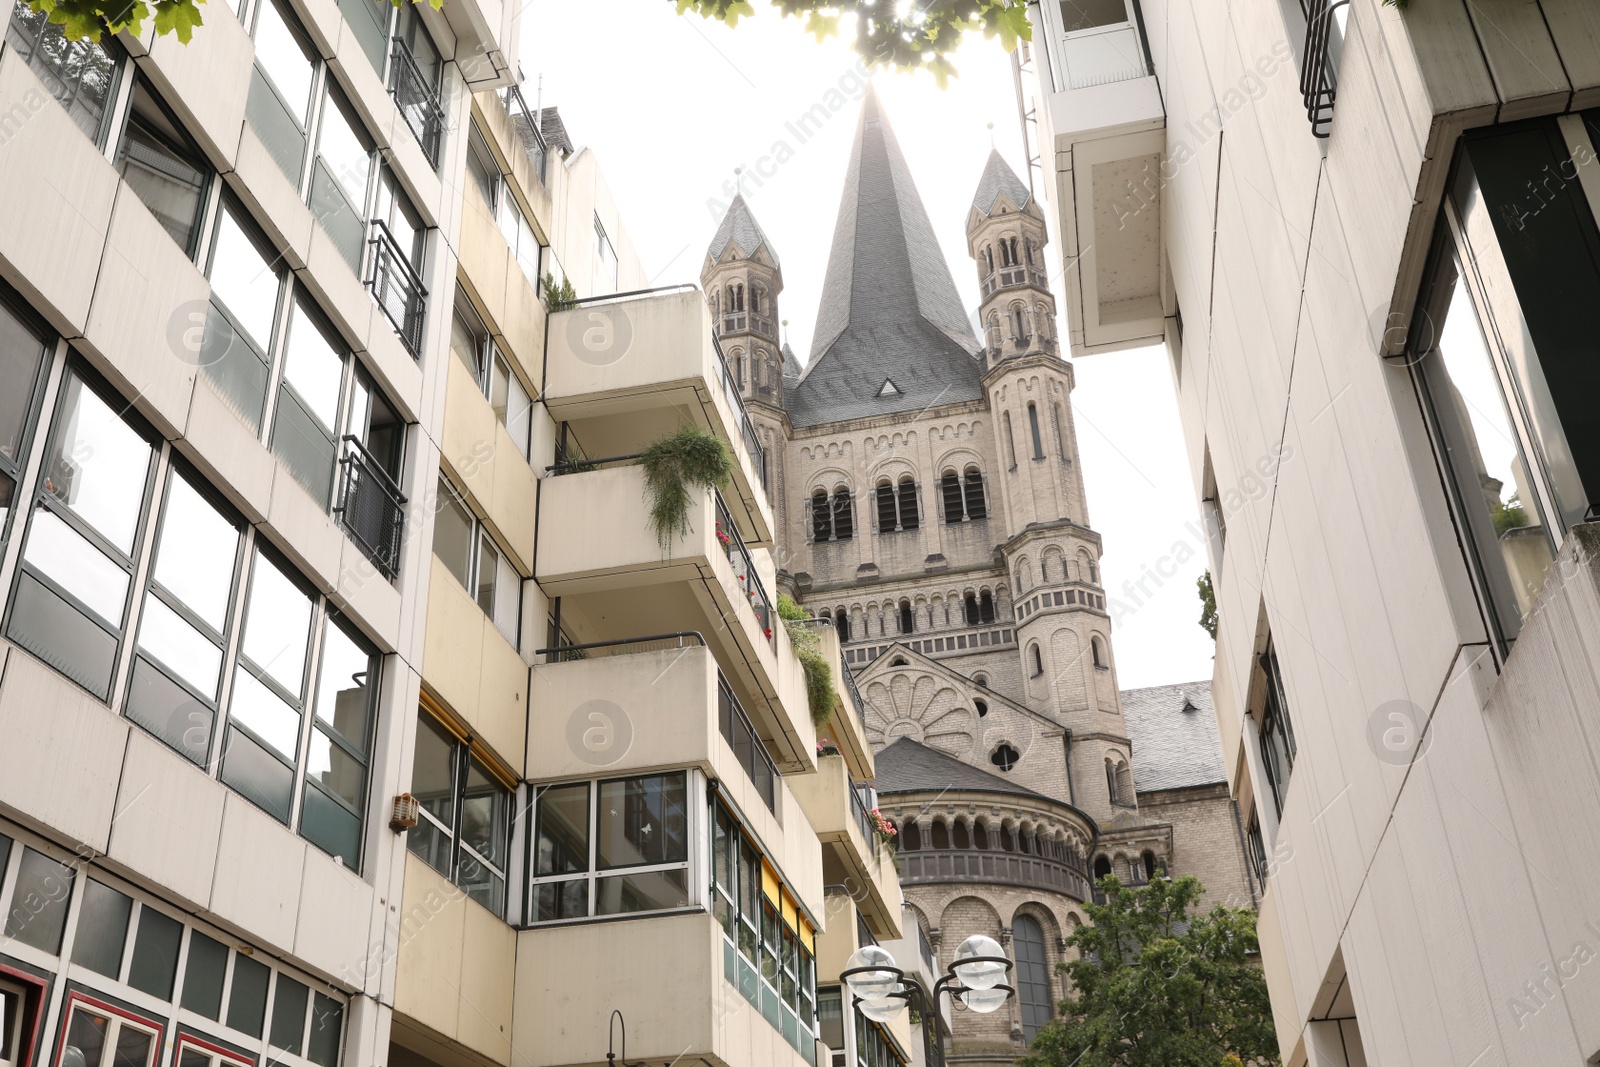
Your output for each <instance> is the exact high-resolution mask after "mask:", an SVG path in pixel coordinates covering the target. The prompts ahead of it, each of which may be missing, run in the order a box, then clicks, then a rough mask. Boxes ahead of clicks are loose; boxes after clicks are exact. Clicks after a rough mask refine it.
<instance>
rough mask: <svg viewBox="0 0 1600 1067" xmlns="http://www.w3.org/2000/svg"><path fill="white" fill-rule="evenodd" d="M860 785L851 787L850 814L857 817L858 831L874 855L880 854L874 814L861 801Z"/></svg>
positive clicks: (864, 802) (865, 803) (863, 801)
mask: <svg viewBox="0 0 1600 1067" xmlns="http://www.w3.org/2000/svg"><path fill="white" fill-rule="evenodd" d="M861 789H862V787H861V786H859V785H852V786H851V787H850V814H851V815H854V816H855V819H856V829H858V830H860V831H861V836H862V837H864V838H866V840H867V847H868V848H870V849H872V854H873V855H874V856H876V855H877V854H878V830H877V827H876V826H875V825H873V822H872V813H871V812H870V811H868V810H867V802H866V801H865V800H863V799H861Z"/></svg>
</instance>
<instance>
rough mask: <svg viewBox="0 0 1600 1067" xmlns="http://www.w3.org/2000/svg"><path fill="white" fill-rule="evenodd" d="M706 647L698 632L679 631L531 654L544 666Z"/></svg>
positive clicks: (544, 650) (702, 636) (566, 646)
mask: <svg viewBox="0 0 1600 1067" xmlns="http://www.w3.org/2000/svg"><path fill="white" fill-rule="evenodd" d="M696 644H698V645H700V646H701V647H702V648H704V647H705V645H706V639H705V637H704V635H702V634H701V633H700V631H699V630H679V631H678V632H677V633H670V634H651V635H650V636H648V637H619V638H617V639H615V640H613V641H590V642H589V643H587V644H582V645H568V644H560V645H556V646H555V647H554V648H536V649H534V650H533V654H534V655H536V656H544V657H545V662H546V663H572V662H574V661H576V660H582V659H597V658H604V657H607V656H631V655H635V654H637V653H640V652H666V651H669V650H672V649H678V648H689V647H691V646H693V645H696Z"/></svg>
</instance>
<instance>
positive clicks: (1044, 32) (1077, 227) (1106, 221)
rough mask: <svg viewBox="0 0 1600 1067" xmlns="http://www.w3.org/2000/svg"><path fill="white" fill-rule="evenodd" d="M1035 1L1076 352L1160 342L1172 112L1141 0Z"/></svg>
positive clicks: (1047, 146) (1041, 107)
mask: <svg viewBox="0 0 1600 1067" xmlns="http://www.w3.org/2000/svg"><path fill="white" fill-rule="evenodd" d="M1068 6H1069V7H1070V6H1071V5H1068ZM1119 9H1120V10H1119ZM1029 10H1030V16H1031V17H1032V18H1033V20H1034V39H1035V40H1036V41H1043V42H1044V48H1043V49H1042V52H1043V55H1044V58H1045V60H1046V62H1045V63H1044V64H1042V65H1041V68H1040V72H1039V82H1040V85H1039V101H1038V109H1037V110H1038V116H1039V137H1040V142H1041V144H1040V153H1039V154H1040V155H1041V156H1042V157H1044V158H1046V159H1055V160H1056V173H1055V174H1054V186H1055V192H1054V193H1053V195H1052V196H1051V197H1050V200H1051V205H1052V207H1053V208H1054V210H1055V211H1056V214H1057V219H1056V221H1057V222H1058V223H1059V224H1060V233H1061V241H1060V248H1059V250H1058V254H1059V255H1060V256H1061V262H1062V263H1063V265H1064V275H1063V277H1064V282H1063V286H1062V295H1063V298H1064V300H1065V301H1066V304H1067V308H1066V310H1065V315H1064V321H1065V322H1067V323H1068V324H1069V329H1070V331H1071V333H1070V340H1071V344H1072V354H1073V355H1075V356H1082V355H1088V354H1090V353H1093V352H1109V351H1114V350H1117V349H1122V348H1130V347H1133V346H1136V345H1144V344H1152V343H1157V342H1159V341H1160V340H1161V339H1162V337H1163V331H1164V325H1165V324H1164V318H1163V310H1162V293H1161V285H1162V263H1161V205H1160V199H1161V195H1160V194H1161V185H1162V176H1161V164H1162V154H1163V152H1164V151H1165V148H1166V133H1165V127H1166V114H1165V112H1164V110H1163V108H1162V104H1161V92H1160V89H1159V88H1158V86H1157V84H1156V78H1155V76H1154V74H1153V73H1152V72H1151V69H1150V65H1149V61H1148V56H1147V53H1146V48H1145V43H1144V40H1143V36H1142V33H1141V29H1140V26H1141V23H1140V12H1139V0H1121V2H1120V3H1119V2H1118V0H1110V2H1109V3H1099V4H1095V5H1092V10H1093V12H1094V13H1093V14H1090V15H1087V16H1085V17H1083V18H1081V19H1080V20H1079V21H1078V22H1075V23H1074V24H1072V25H1068V24H1066V23H1065V22H1064V21H1063V16H1062V5H1059V4H1040V5H1037V6H1034V7H1031V8H1030V9H1029Z"/></svg>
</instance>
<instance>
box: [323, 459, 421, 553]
mask: <svg viewBox="0 0 1600 1067" xmlns="http://www.w3.org/2000/svg"><path fill="white" fill-rule="evenodd" d="M343 443H344V446H345V450H344V455H343V456H342V457H341V458H340V460H339V466H340V467H341V468H342V477H341V478H340V490H339V504H338V506H337V507H335V508H334V509H333V513H334V514H335V515H337V516H338V518H339V525H340V526H342V527H343V528H344V531H345V533H347V534H349V535H350V540H351V541H353V542H354V543H355V545H356V547H357V548H359V549H361V552H362V554H363V555H365V556H366V557H367V559H368V560H369V561H370V562H371V563H372V565H373V566H374V567H377V568H378V572H379V573H380V574H382V575H383V576H384V577H385V578H387V579H388V580H389V581H391V582H392V581H394V580H395V578H396V576H398V575H399V573H400V540H401V537H402V535H403V534H404V532H405V518H406V512H405V505H406V497H405V494H404V493H402V492H400V486H399V485H398V484H396V483H395V480H394V478H393V477H391V476H390V474H389V472H388V471H386V470H384V469H383V465H382V464H380V463H379V462H378V461H377V460H376V459H374V458H373V456H372V453H370V452H368V451H367V450H366V449H365V448H364V447H362V445H361V440H360V438H358V437H356V436H355V435H354V434H345V436H344V438H343Z"/></svg>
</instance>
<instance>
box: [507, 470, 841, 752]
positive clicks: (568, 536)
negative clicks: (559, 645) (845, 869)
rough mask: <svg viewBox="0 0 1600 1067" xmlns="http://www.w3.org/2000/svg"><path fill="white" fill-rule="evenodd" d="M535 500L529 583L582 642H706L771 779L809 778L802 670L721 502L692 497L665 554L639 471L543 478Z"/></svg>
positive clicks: (812, 736)
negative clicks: (576, 627)
mask: <svg viewBox="0 0 1600 1067" xmlns="http://www.w3.org/2000/svg"><path fill="white" fill-rule="evenodd" d="M541 497H542V499H541V504H540V522H539V536H538V549H537V553H538V554H537V560H538V564H537V567H536V575H535V577H537V578H538V580H539V583H540V585H541V586H542V588H543V590H544V592H545V593H546V594H548V595H550V596H552V597H560V598H561V602H562V610H563V611H564V612H566V613H567V614H569V615H570V616H571V617H573V618H581V619H582V620H583V622H584V631H583V638H584V642H585V643H594V642H603V641H612V640H619V639H623V638H631V637H636V636H638V635H640V634H662V633H677V632H680V631H686V630H693V631H695V632H697V633H699V634H702V635H704V638H705V641H706V643H707V645H708V646H709V648H710V649H711V651H712V653H713V654H714V656H715V658H716V660H717V662H718V663H720V664H721V665H722V669H723V671H724V673H725V674H727V676H728V677H729V679H730V681H731V682H732V684H733V687H734V689H735V690H736V691H737V692H739V693H740V694H743V695H744V698H746V699H744V702H743V706H744V710H745V711H746V712H747V713H748V715H749V718H750V720H751V722H752V723H753V724H754V726H755V728H756V731H757V732H758V733H759V734H760V736H761V738H762V740H763V741H764V742H765V743H766V746H767V749H768V751H769V752H770V753H771V754H772V758H773V760H774V762H776V764H777V766H778V768H779V770H780V771H783V772H785V773H788V772H794V771H805V770H810V769H811V768H812V767H813V766H814V761H815V754H816V729H815V727H814V726H813V725H812V722H811V716H810V713H809V711H808V706H807V702H806V692H805V679H804V674H803V672H802V670H801V667H800V661H799V660H798V659H797V658H796V657H795V654H794V649H793V647H792V646H791V645H790V643H789V636H788V633H787V632H786V631H785V630H784V628H783V626H782V625H780V624H779V623H778V620H777V618H776V613H775V611H774V608H773V600H772V596H771V593H770V591H769V590H768V589H767V587H766V584H765V583H764V582H763V580H762V578H761V576H760V574H759V572H758V570H757V567H756V563H755V560H754V558H753V557H752V555H751V553H750V550H749V548H748V547H747V546H746V545H745V544H744V543H743V541H742V540H741V537H740V534H739V532H738V530H737V529H736V523H735V522H734V520H733V518H732V517H731V515H730V514H729V510H728V508H727V507H726V506H725V504H724V503H723V499H722V497H721V495H720V494H719V493H716V492H715V491H713V492H710V493H707V492H704V491H700V490H691V500H690V505H689V512H688V523H689V529H688V532H687V533H684V534H682V535H679V536H675V537H673V538H672V540H671V542H670V543H669V544H668V546H667V548H666V549H665V551H663V549H662V547H661V545H660V544H659V543H658V542H657V540H656V536H655V534H654V532H653V531H652V530H651V529H650V524H649V502H648V500H647V498H646V495H645V483H644V471H643V469H642V468H641V467H639V466H637V465H625V466H611V467H606V468H603V469H600V470H585V471H579V472H574V473H570V474H565V475H561V476H559V477H550V478H546V479H545V480H544V482H543V483H542V489H541ZM652 699H653V698H652Z"/></svg>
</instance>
